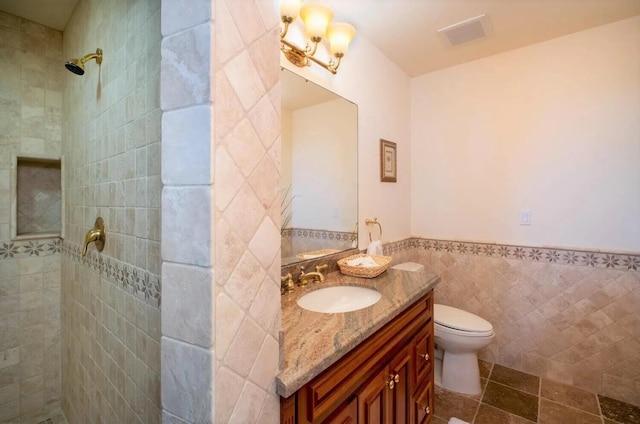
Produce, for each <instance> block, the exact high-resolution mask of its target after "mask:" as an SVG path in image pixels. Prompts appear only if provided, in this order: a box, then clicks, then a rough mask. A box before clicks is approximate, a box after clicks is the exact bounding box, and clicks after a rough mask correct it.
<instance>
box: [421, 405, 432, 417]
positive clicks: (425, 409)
mask: <svg viewBox="0 0 640 424" xmlns="http://www.w3.org/2000/svg"><path fill="white" fill-rule="evenodd" d="M422 410H423V411H424V413H425V414H427V415H429V414H430V413H431V408H429V405H427V406H423V407H422Z"/></svg>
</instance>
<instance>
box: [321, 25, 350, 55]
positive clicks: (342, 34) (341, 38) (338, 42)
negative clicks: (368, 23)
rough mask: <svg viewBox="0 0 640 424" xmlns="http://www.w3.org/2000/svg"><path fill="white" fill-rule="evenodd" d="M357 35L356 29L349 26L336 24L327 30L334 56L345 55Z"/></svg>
mask: <svg viewBox="0 0 640 424" xmlns="http://www.w3.org/2000/svg"><path fill="white" fill-rule="evenodd" d="M355 35H356V29H355V28H354V27H353V26H352V25H349V24H345V23H335V24H331V25H329V28H328V29H327V39H328V40H329V48H330V49H331V53H333V55H334V56H335V55H345V54H347V50H348V49H349V43H351V40H353V37H355Z"/></svg>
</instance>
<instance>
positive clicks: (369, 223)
mask: <svg viewBox="0 0 640 424" xmlns="http://www.w3.org/2000/svg"><path fill="white" fill-rule="evenodd" d="M364 223H365V224H367V226H368V227H369V242H371V241H373V240H372V239H371V226H372V225H377V226H378V229H379V230H380V240H382V225H380V223H379V222H378V218H373V219H366V220H365V221H364Z"/></svg>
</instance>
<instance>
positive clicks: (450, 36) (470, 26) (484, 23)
mask: <svg viewBox="0 0 640 424" xmlns="http://www.w3.org/2000/svg"><path fill="white" fill-rule="evenodd" d="M438 33H439V34H440V35H443V36H444V37H445V38H446V39H447V41H448V42H449V44H451V45H452V46H459V45H460V44H464V43H468V42H469V41H474V40H479V39H481V38H485V37H487V36H489V35H490V34H491V26H490V25H489V18H488V17H487V15H480V16H476V17H475V18H470V19H466V20H464V21H462V22H458V23H457V24H453V25H449V26H447V27H444V28H440V29H439V30H438Z"/></svg>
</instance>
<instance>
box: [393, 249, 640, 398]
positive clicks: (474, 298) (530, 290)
mask: <svg viewBox="0 0 640 424" xmlns="http://www.w3.org/2000/svg"><path fill="white" fill-rule="evenodd" d="M402 243H404V244H403V245H400V244H399V243H395V244H391V245H387V246H385V253H386V254H390V255H392V256H394V257H398V259H399V258H402V260H413V261H416V262H421V263H423V264H425V265H426V266H428V267H430V268H431V269H433V270H434V271H435V272H436V273H437V274H438V275H440V276H441V278H442V281H441V283H440V285H438V286H437V287H436V291H435V292H436V301H437V302H439V303H444V304H447V305H452V306H455V307H459V308H462V309H465V310H468V311H471V312H473V313H475V314H477V315H479V316H482V317H483V318H485V319H487V320H489V321H490V322H491V323H492V324H493V326H494V328H495V331H496V338H495V341H494V342H493V343H492V344H491V345H490V346H489V347H487V348H486V349H485V350H483V351H482V352H481V353H480V357H481V358H483V359H486V360H488V361H492V362H496V363H498V364H501V365H505V366H509V367H513V368H516V369H519V370H522V371H526V372H529V373H532V374H535V375H538V376H541V377H545V378H548V379H550V380H554V381H558V382H562V383H566V384H570V385H574V386H578V387H580V388H583V389H585V390H589V391H591V392H594V393H600V394H604V395H606V396H609V397H612V398H615V399H620V400H622V401H625V402H628V403H632V404H635V405H640V254H638V253H625V254H617V253H608V252H594V251H580V250H566V249H554V248H532V247H524V246H507V245H496V244H484V243H471V242H469V243H467V242H458V241H446V240H445V241H443V240H429V239H418V238H414V239H409V240H408V241H403V242H402ZM394 262H395V261H394Z"/></svg>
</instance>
